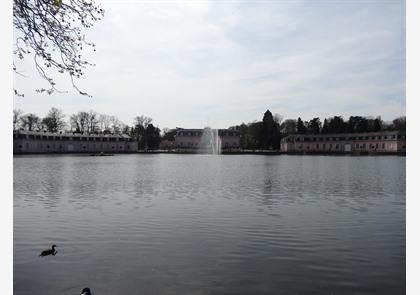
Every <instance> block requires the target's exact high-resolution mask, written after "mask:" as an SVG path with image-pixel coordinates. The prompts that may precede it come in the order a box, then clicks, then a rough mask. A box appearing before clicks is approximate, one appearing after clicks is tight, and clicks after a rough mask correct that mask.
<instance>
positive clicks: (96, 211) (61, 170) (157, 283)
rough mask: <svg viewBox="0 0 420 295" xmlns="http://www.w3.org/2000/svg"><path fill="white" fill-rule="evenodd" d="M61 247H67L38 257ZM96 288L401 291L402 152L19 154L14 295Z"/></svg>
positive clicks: (243, 291) (242, 291)
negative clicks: (37, 256) (396, 154)
mask: <svg viewBox="0 0 420 295" xmlns="http://www.w3.org/2000/svg"><path fill="white" fill-rule="evenodd" d="M390 167H392V169H391V168H390ZM51 242H56V243H57V244H59V245H60V255H57V256H55V257H54V259H51V260H43V261H42V262H40V261H39V260H36V259H33V256H34V253H39V252H37V251H38V250H39V249H42V248H43V247H44V246H45V244H52V243H51ZM46 276H47V277H48V278H49V279H48V280H46V279H45V277H46ZM87 285H88V286H90V288H92V290H94V291H95V294H121V293H127V294H133V293H139V292H140V293H141V294H156V293H167V294H180V293H182V294H184V293H187V294H188V293H191V294H218V293H223V294H226V293H230V294H238V293H240V294H256V293H258V294H259V293H265V294H307V293H310V294H331V293H334V294H354V293H355V292H356V293H358V294H372V293H375V292H376V293H377V292H379V293H381V294H396V293H397V294H401V293H403V292H404V291H405V158H401V157H362V158H358V157H323V156H319V157H317V156H307V157H305V156H303V157H302V156H296V157H294V156H281V157H270V156H267V157H265V156H211V155H194V156H191V155H120V156H114V157H72V156H57V157H50V156H19V157H15V158H14V289H15V290H14V291H15V294H28V292H30V293H31V294H35V295H36V294H72V293H74V292H76V291H75V290H78V291H77V292H79V291H80V290H81V289H82V288H83V287H85V286H87ZM28 290H30V291H28Z"/></svg>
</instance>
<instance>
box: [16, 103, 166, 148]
mask: <svg viewBox="0 0 420 295" xmlns="http://www.w3.org/2000/svg"><path fill="white" fill-rule="evenodd" d="M66 118H67V116H66V115H65V114H64V113H63V111H62V110H60V109H57V108H54V107H53V108H51V109H50V110H49V112H48V113H47V115H46V116H45V117H39V116H38V115H36V114H34V113H26V114H25V113H24V112H23V111H22V110H13V130H26V131H47V132H52V133H57V132H69V133H81V134H116V135H122V134H126V135H128V136H131V137H133V138H135V139H136V140H137V142H138V145H139V149H157V148H159V144H160V140H161V136H160V129H159V128H158V127H155V126H154V125H153V124H152V121H153V120H152V119H151V118H149V117H147V116H143V115H141V116H136V117H135V118H134V121H133V124H132V125H131V126H129V125H127V124H125V123H124V122H122V121H120V120H119V119H118V118H117V117H115V116H111V115H106V114H99V113H97V112H95V111H92V110H89V111H80V112H77V113H74V114H72V115H70V116H69V117H68V119H67V120H66Z"/></svg>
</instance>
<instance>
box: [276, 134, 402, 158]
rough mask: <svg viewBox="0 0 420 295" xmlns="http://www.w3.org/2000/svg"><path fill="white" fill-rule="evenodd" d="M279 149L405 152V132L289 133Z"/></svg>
mask: <svg viewBox="0 0 420 295" xmlns="http://www.w3.org/2000/svg"><path fill="white" fill-rule="evenodd" d="M280 149H281V151H282V152H285V153H356V154H358V153H405V133H401V132H398V131H385V132H369V133H346V134H317V135H302V134H298V135H289V136H287V137H285V138H283V139H282V140H281V143H280Z"/></svg>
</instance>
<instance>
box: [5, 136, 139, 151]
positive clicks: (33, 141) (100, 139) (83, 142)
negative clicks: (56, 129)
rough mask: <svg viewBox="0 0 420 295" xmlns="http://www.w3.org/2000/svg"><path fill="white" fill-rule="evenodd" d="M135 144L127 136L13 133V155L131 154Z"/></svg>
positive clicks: (135, 147) (135, 148)
mask: <svg viewBox="0 0 420 295" xmlns="http://www.w3.org/2000/svg"><path fill="white" fill-rule="evenodd" d="M136 151H137V142H135V141H134V139H133V138H131V137H130V136H128V135H125V134H123V135H113V134H80V133H49V132H38V131H21V130H19V131H14V132H13V153H14V154H25V153H100V152H107V153H109V152H112V153H131V152H136Z"/></svg>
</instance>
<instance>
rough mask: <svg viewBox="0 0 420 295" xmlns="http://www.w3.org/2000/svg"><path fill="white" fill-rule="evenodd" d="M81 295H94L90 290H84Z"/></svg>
mask: <svg viewBox="0 0 420 295" xmlns="http://www.w3.org/2000/svg"><path fill="white" fill-rule="evenodd" d="M81 295H92V293H90V289H89V288H83V290H82V294H81Z"/></svg>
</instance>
